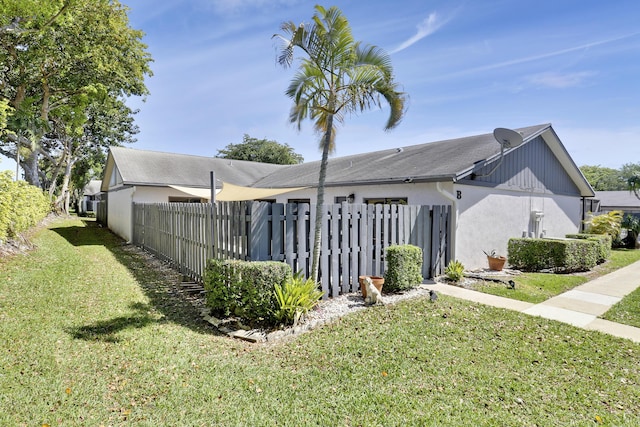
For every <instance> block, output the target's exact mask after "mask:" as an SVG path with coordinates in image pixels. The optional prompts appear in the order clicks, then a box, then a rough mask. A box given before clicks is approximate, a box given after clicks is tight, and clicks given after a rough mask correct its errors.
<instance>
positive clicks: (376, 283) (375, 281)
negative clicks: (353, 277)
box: [358, 276, 384, 298]
mask: <svg viewBox="0 0 640 427" xmlns="http://www.w3.org/2000/svg"><path fill="white" fill-rule="evenodd" d="M367 277H368V278H370V279H371V281H372V282H373V286H375V287H376V289H377V290H379V291H380V293H382V285H384V277H380V276H358V281H359V282H360V292H362V298H366V297H367V286H366V282H365V278H367Z"/></svg>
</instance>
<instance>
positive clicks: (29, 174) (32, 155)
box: [21, 141, 40, 188]
mask: <svg viewBox="0 0 640 427" xmlns="http://www.w3.org/2000/svg"><path fill="white" fill-rule="evenodd" d="M29 148H30V150H29V155H27V156H26V157H25V158H24V159H23V160H22V165H21V166H22V170H23V171H24V179H25V181H27V182H28V183H29V184H31V185H33V186H35V187H38V188H40V174H39V173H38V172H39V171H38V150H37V148H36V147H35V144H34V143H33V141H32V142H31V147H29Z"/></svg>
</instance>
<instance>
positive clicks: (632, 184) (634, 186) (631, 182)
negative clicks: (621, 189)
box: [627, 175, 640, 199]
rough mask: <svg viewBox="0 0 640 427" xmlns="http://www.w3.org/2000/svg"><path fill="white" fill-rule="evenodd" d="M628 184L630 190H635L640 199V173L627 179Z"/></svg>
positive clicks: (634, 192)
mask: <svg viewBox="0 0 640 427" xmlns="http://www.w3.org/2000/svg"><path fill="white" fill-rule="evenodd" d="M627 185H628V186H629V191H633V194H635V195H636V197H637V198H638V199H640V175H633V176H632V177H631V178H629V179H627Z"/></svg>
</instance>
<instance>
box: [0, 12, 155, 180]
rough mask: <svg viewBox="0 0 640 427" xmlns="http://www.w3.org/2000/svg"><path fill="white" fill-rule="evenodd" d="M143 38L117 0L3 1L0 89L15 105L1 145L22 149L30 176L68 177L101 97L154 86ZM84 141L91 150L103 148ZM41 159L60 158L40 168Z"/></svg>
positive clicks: (117, 97) (6, 150)
mask: <svg viewBox="0 0 640 427" xmlns="http://www.w3.org/2000/svg"><path fill="white" fill-rule="evenodd" d="M141 39H142V32H140V31H137V30H134V29H132V28H130V27H129V24H128V17H127V9H126V7H124V6H123V5H121V4H120V3H119V2H118V1H117V0H5V1H3V2H1V3H0V63H1V64H3V67H1V68H0V82H1V84H0V97H1V98H2V99H5V100H7V101H8V102H9V105H10V106H11V107H12V108H13V109H14V114H13V117H12V118H10V120H9V126H8V132H5V136H4V137H2V140H1V141H0V153H2V154H4V155H6V156H9V157H14V156H15V154H16V149H18V151H19V162H20V164H21V166H22V167H23V170H24V171H25V179H26V180H27V181H28V182H30V183H31V184H34V185H37V186H40V187H42V185H41V182H40V180H41V178H46V181H47V182H57V179H54V178H55V176H56V173H62V174H63V175H64V179H63V180H62V182H63V183H64V182H65V181H66V182H68V181H69V176H67V175H68V174H70V173H71V171H72V166H73V163H74V162H77V161H78V160H77V159H75V158H74V155H75V153H77V152H78V151H77V150H72V149H71V146H72V145H73V144H76V145H77V144H78V142H79V141H81V140H82V138H81V135H84V134H85V132H84V130H83V127H84V126H85V125H86V124H87V123H89V121H90V120H89V116H90V115H91V114H92V113H91V112H90V111H89V110H88V108H91V107H90V106H94V107H93V108H95V105H96V104H95V102H96V100H100V99H104V98H105V97H108V98H110V99H112V100H113V102H120V103H123V102H124V99H125V98H126V97H128V96H132V95H141V96H144V95H146V94H147V93H148V91H147V88H146V86H145V84H144V77H145V76H146V75H151V70H150V68H149V63H150V62H151V57H150V56H149V54H148V53H147V52H146V46H145V45H144V44H143V43H142V42H141ZM129 112H130V113H133V112H131V111H130V110H129ZM105 114H108V113H107V112H105ZM73 141H75V142H73ZM85 142H87V145H86V146H85V147H84V149H85V150H88V151H91V150H102V149H104V147H103V146H95V145H92V142H91V141H85ZM122 142H124V141H118V142H117V143H122ZM16 145H19V148H16ZM43 159H44V160H43ZM43 161H44V162H45V166H46V164H49V166H51V165H54V166H52V169H49V170H47V171H42V170H40V168H41V166H43V164H42V163H43ZM52 171H53V173H52ZM56 171H57V172H56ZM61 171H62V172H61ZM63 190H64V189H63ZM62 193H64V191H62Z"/></svg>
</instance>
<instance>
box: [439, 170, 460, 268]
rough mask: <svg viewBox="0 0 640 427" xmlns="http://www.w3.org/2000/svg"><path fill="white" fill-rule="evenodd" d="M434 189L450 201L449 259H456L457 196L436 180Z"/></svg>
mask: <svg viewBox="0 0 640 427" xmlns="http://www.w3.org/2000/svg"><path fill="white" fill-rule="evenodd" d="M436 190H438V193H440V194H442V195H443V196H444V197H445V198H447V199H448V200H450V201H451V208H452V209H453V215H452V216H451V222H452V224H451V234H452V236H451V259H453V260H455V259H456V239H457V234H458V233H457V230H458V198H457V197H456V196H455V195H454V194H452V193H450V192H448V191H447V190H445V189H444V188H442V187H441V185H440V181H436Z"/></svg>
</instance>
